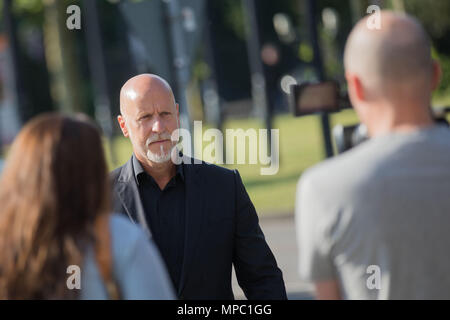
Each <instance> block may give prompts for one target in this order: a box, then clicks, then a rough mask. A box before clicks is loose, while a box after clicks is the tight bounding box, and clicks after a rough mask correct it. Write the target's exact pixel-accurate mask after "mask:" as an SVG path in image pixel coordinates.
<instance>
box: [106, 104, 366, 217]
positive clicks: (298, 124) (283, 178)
mask: <svg viewBox="0 0 450 320" xmlns="http://www.w3.org/2000/svg"><path fill="white" fill-rule="evenodd" d="M357 122H358V120H357V118H356V115H355V113H354V111H353V110H346V111H343V112H340V113H338V114H334V115H332V116H331V118H330V123H331V127H333V126H334V125H336V124H338V123H339V124H344V125H349V124H355V123H357ZM207 128H208V126H205V125H204V126H203V132H204V131H205V130H206V129H207ZM225 128H230V129H238V128H242V129H244V130H247V129H250V128H253V129H260V128H262V122H260V121H259V120H257V119H236V120H229V121H227V122H226V123H225ZM273 129H279V138H280V141H279V146H280V166H279V170H278V172H277V174H275V175H272V176H267V175H266V176H264V175H261V174H260V168H261V165H260V164H255V165H250V164H247V165H238V164H236V165H223V166H225V167H227V168H231V169H238V170H239V172H240V174H241V176H242V179H243V181H244V184H245V187H246V189H247V192H248V193H249V195H250V198H251V200H252V201H253V204H254V205H255V207H256V210H257V212H258V214H259V215H260V216H268V215H271V216H273V215H285V214H292V213H293V209H294V205H295V189H296V185H297V181H298V178H299V177H300V175H301V173H302V172H303V171H304V170H305V169H306V168H308V167H310V166H312V165H314V164H316V163H317V162H319V161H321V160H323V159H324V155H325V152H324V145H323V141H322V131H321V126H320V118H319V117H318V116H307V117H302V118H294V117H292V116H291V115H281V116H277V117H276V118H275V121H274V127H273ZM224 134H225V133H224ZM198 142H199V141H196V143H198ZM258 142H259V141H258ZM227 143H229V141H227ZM247 143H248V140H247ZM208 144H209V142H203V148H205V146H206V145H208ZM113 146H114V149H115V151H116V156H117V164H118V165H121V164H123V163H125V162H126V161H127V160H128V159H129V157H130V156H131V152H132V149H131V144H130V142H129V141H128V140H127V139H125V138H123V137H117V138H116V139H114V140H113ZM247 149H248V147H247ZM107 155H108V163H109V167H110V169H114V168H115V167H117V166H118V165H113V163H112V161H111V158H110V156H109V153H107ZM246 159H248V157H246ZM235 162H236V161H235ZM247 162H248V161H247ZM264 167H266V166H264Z"/></svg>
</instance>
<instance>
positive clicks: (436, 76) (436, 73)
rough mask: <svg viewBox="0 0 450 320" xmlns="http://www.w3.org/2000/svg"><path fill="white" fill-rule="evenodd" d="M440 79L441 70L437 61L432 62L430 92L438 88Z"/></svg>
mask: <svg viewBox="0 0 450 320" xmlns="http://www.w3.org/2000/svg"><path fill="white" fill-rule="evenodd" d="M441 78H442V68H441V65H440V63H439V62H438V61H437V60H433V75H432V78H431V90H432V91H434V90H436V89H437V88H438V87H439V84H440V83H441Z"/></svg>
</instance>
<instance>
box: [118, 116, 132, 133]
mask: <svg viewBox="0 0 450 320" xmlns="http://www.w3.org/2000/svg"><path fill="white" fill-rule="evenodd" d="M117 121H118V122H119V126H120V130H122V133H123V135H124V137H126V138H128V136H129V134H128V129H127V126H126V124H125V119H124V117H123V116H122V115H118V116H117Z"/></svg>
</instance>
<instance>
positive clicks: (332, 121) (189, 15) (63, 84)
mask: <svg viewBox="0 0 450 320" xmlns="http://www.w3.org/2000/svg"><path fill="white" fill-rule="evenodd" d="M371 5H378V6H379V7H381V8H387V9H395V10H400V11H406V12H408V13H410V14H412V15H414V16H416V17H417V18H418V19H419V20H420V21H421V22H422V23H423V24H424V26H425V28H426V29H427V31H428V33H429V34H430V36H431V38H432V42H433V55H434V57H435V58H436V59H439V60H440V62H441V65H442V68H443V79H442V84H441V86H440V88H439V89H438V90H437V91H436V92H435V95H434V98H433V106H434V107H439V106H442V107H443V106H447V105H449V104H450V19H448V17H449V16H450V2H449V1H448V0H407V1H406V0H385V1H367V0H277V1H274V0H209V1H208V0H141V1H136V0H135V1H132V0H70V1H69V0H3V1H2V2H1V8H0V11H1V24H0V159H1V158H4V157H6V156H7V152H8V148H9V146H10V144H11V142H12V140H13V139H14V137H15V136H16V134H17V132H18V131H19V130H20V128H21V127H22V125H23V124H24V123H25V122H26V121H27V120H29V119H30V118H32V117H33V116H35V115H37V114H39V113H42V112H46V111H57V110H59V111H62V112H66V113H76V112H83V113H87V114H89V115H90V116H91V117H93V118H94V119H96V121H97V122H98V124H99V125H100V126H101V128H102V129H103V132H104V134H105V150H106V152H107V156H108V162H109V166H110V168H111V169H114V168H116V167H118V166H120V165H122V164H123V163H125V162H126V161H127V160H128V159H129V157H130V155H131V145H130V143H129V141H128V140H126V139H125V138H123V137H122V136H121V133H120V130H119V127H118V125H117V121H116V116H117V115H118V113H119V91H120V87H121V86H122V84H123V83H124V82H125V81H126V80H127V79H128V78H130V77H132V76H134V75H136V74H139V73H147V72H150V73H156V74H158V75H161V76H162V77H164V78H165V79H167V80H168V81H169V83H170V84H171V86H172V87H173V88H174V91H175V95H176V99H177V101H178V102H179V103H180V106H181V110H182V125H183V126H184V127H185V128H190V129H191V130H192V129H193V121H195V120H201V121H202V124H203V130H205V129H207V128H219V129H220V130H222V132H224V133H225V130H226V129H227V128H231V129H237V128H242V129H244V130H247V129H250V128H254V129H259V128H272V129H279V148H280V149H279V150H280V163H279V171H278V172H277V173H276V174H275V175H261V174H260V168H261V166H262V165H260V164H256V165H250V164H244V165H225V166H226V167H229V168H237V169H239V171H240V173H241V176H242V178H243V181H244V184H245V186H246V188H247V191H248V193H249V195H250V197H251V199H252V201H253V203H254V205H255V207H256V209H257V212H258V214H259V216H260V218H261V224H262V227H263V230H264V232H265V234H266V237H267V239H268V242H269V244H270V245H271V247H272V249H273V251H274V253H275V255H276V257H277V260H278V262H279V264H280V267H281V269H282V270H283V272H284V274H285V280H286V285H287V288H288V292H289V295H290V298H305V297H308V292H309V290H310V287H309V286H308V285H307V284H303V283H301V282H299V281H297V278H296V252H295V251H296V245H295V233H294V226H293V210H294V205H295V189H296V184H297V181H298V178H299V176H300V175H301V173H302V172H303V171H304V170H305V169H306V168H308V167H310V166H312V165H314V164H315V163H317V162H319V161H321V160H323V159H324V158H326V157H327V156H331V155H332V154H333V153H336V150H335V149H336V146H335V145H334V141H333V140H332V139H331V140H330V139H328V140H327V135H328V136H329V131H330V130H332V128H333V127H335V126H336V125H339V124H340V125H350V124H356V123H357V122H358V121H357V118H356V116H355V114H354V112H353V110H351V109H349V110H345V111H342V112H339V113H333V114H330V115H324V114H322V115H312V116H305V117H297V118H296V117H293V115H292V112H291V111H290V110H289V105H288V95H289V88H290V85H292V84H296V83H297V84H300V83H304V82H311V81H312V82H314V81H320V80H336V81H338V82H339V83H340V84H341V88H342V91H343V92H345V81H344V75H343V65H342V55H343V49H344V45H345V40H346V38H347V36H348V33H349V32H350V30H351V28H352V26H353V25H354V24H355V23H356V21H358V20H359V19H360V18H362V17H363V16H365V15H367V14H368V13H371V11H369V12H368V8H369V6H371ZM194 140H195V141H194V145H195V146H197V150H196V151H194V154H193V155H198V152H199V150H201V149H202V148H205V146H206V145H207V144H208V143H206V142H203V143H202V137H201V136H196V137H194ZM229 143H230V142H229V141H226V144H225V145H227V144H229ZM327 143H328V145H327ZM246 152H247V153H248V151H246ZM1 165H2V164H1V160H0V170H1ZM235 287H236V286H235ZM236 292H237V296H238V297H241V296H242V293H241V292H240V291H239V290H236Z"/></svg>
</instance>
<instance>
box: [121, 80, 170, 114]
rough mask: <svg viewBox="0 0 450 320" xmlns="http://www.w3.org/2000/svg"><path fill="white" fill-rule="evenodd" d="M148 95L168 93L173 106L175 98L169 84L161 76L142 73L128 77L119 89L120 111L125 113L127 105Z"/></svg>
mask: <svg viewBox="0 0 450 320" xmlns="http://www.w3.org/2000/svg"><path fill="white" fill-rule="evenodd" d="M150 95H156V96H158V95H168V96H169V97H170V99H171V101H172V102H173V105H174V106H175V98H174V95H173V92H172V89H171V88H170V85H169V84H168V83H167V81H166V80H164V79H163V78H161V77H159V76H157V75H154V74H150V73H144V74H140V75H137V76H134V77H133V78H131V79H129V80H128V81H127V82H125V84H124V85H123V86H122V89H121V90H120V113H121V114H122V115H126V113H127V106H128V105H129V104H130V102H135V101H139V100H143V99H146V98H148V97H149V96H150Z"/></svg>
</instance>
